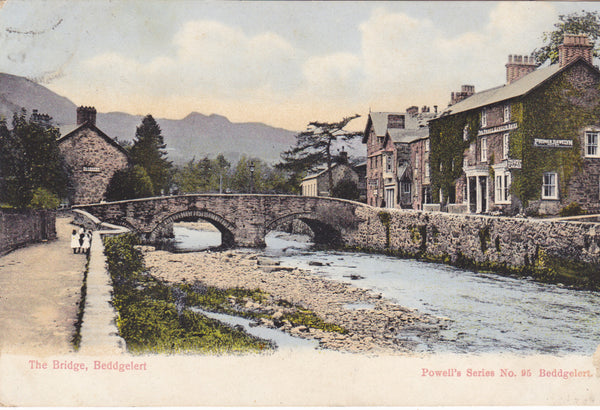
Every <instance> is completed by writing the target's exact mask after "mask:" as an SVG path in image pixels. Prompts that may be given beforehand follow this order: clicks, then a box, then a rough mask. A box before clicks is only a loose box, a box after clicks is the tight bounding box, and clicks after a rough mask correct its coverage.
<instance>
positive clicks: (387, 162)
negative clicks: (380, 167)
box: [385, 153, 394, 172]
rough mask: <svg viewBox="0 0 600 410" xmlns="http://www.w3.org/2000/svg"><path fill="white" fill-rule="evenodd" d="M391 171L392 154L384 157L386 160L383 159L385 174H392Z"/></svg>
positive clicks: (392, 166) (392, 167) (392, 164)
mask: <svg viewBox="0 0 600 410" xmlns="http://www.w3.org/2000/svg"><path fill="white" fill-rule="evenodd" d="M393 169H394V157H392V154H391V153H389V154H387V155H386V158H385V172H392V170H393Z"/></svg>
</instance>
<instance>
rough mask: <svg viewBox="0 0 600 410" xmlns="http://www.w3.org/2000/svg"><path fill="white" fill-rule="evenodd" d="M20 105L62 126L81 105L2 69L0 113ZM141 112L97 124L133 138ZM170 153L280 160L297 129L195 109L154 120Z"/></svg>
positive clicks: (105, 117) (106, 116) (178, 157)
mask: <svg viewBox="0 0 600 410" xmlns="http://www.w3.org/2000/svg"><path fill="white" fill-rule="evenodd" d="M21 108H25V109H27V111H28V112H29V113H31V112H32V111H33V110H34V109H37V110H38V111H39V112H40V113H46V114H49V115H50V116H51V117H52V118H53V120H54V123H55V124H56V125H58V126H67V125H70V124H75V122H76V109H77V106H76V105H75V104H74V103H73V102H71V101H70V100H69V99H68V98H65V97H62V96H60V95H58V94H56V93H54V92H53V91H51V90H49V89H47V88H46V87H44V86H42V85H40V84H36V83H34V82H32V81H30V80H28V79H26V78H24V77H19V76H15V75H11V74H4V73H0V116H1V117H3V118H6V119H7V120H8V122H9V123H10V119H11V118H12V115H13V113H14V112H18V111H20V110H21ZM142 118H143V117H142V116H140V115H131V114H127V113H122V112H109V113H98V115H97V119H96V125H97V126H98V128H100V129H101V130H102V131H104V132H105V133H106V134H107V135H109V136H111V137H118V138H119V139H120V140H132V139H133V137H134V136H135V130H136V127H137V126H138V125H139V124H140V123H141V121H142ZM155 119H156V121H157V122H158V124H159V125H160V127H161V129H162V131H163V136H164V137H165V143H166V144H167V149H168V150H169V157H170V159H171V160H172V161H174V162H175V163H184V162H187V161H189V160H190V159H192V158H194V157H195V158H197V159H199V158H203V157H204V156H206V155H208V156H209V157H212V156H215V155H216V154H218V153H223V154H224V155H225V156H226V157H227V159H229V160H230V161H237V159H239V157H241V156H242V155H246V156H251V157H255V158H260V159H262V160H265V161H267V162H276V161H278V160H279V159H280V156H279V155H280V153H281V152H282V151H284V150H286V149H288V148H289V147H290V146H291V145H293V144H294V142H295V139H294V136H295V132H293V131H289V130H285V129H282V128H275V127H271V126H269V125H266V124H261V123H233V122H231V121H229V120H228V119H227V118H226V117H223V116H221V115H217V114H212V115H208V116H207V115H203V114H200V113H197V112H193V113H191V114H189V115H188V116H186V117H185V118H183V119H180V120H174V119H166V118H155Z"/></svg>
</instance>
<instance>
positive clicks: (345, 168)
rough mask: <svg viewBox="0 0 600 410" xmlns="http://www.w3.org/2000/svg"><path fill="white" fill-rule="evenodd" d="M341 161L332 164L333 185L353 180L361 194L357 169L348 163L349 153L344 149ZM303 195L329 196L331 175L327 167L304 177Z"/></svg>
mask: <svg viewBox="0 0 600 410" xmlns="http://www.w3.org/2000/svg"><path fill="white" fill-rule="evenodd" d="M340 155H341V163H336V164H333V165H332V166H331V174H332V175H331V177H332V180H333V185H334V186H335V185H337V184H338V183H339V182H341V181H344V180H349V181H352V182H354V183H355V184H356V186H357V189H358V190H359V192H357V194H358V195H360V181H359V179H360V178H359V174H358V173H357V171H356V170H355V169H354V168H353V167H352V166H351V165H350V164H348V159H347V153H346V152H345V151H342V152H341V153H340ZM301 188H302V195H304V196H329V175H328V173H327V169H323V170H319V171H318V172H317V173H315V174H311V175H307V176H306V177H305V178H303V179H302V184H301Z"/></svg>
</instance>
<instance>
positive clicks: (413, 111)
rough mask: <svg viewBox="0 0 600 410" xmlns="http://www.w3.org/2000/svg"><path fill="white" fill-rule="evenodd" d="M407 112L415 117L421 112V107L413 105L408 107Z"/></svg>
mask: <svg viewBox="0 0 600 410" xmlns="http://www.w3.org/2000/svg"><path fill="white" fill-rule="evenodd" d="M406 113H407V114H408V115H410V116H411V117H414V116H415V115H417V114H418V113H419V107H417V106H416V105H412V106H410V107H408V108H407V109H406Z"/></svg>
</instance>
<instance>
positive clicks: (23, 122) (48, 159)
mask: <svg viewBox="0 0 600 410" xmlns="http://www.w3.org/2000/svg"><path fill="white" fill-rule="evenodd" d="M12 133H13V134H14V136H15V138H16V139H17V140H18V141H20V143H21V145H22V147H23V149H24V151H25V161H26V165H27V166H28V167H29V171H30V173H29V178H30V179H31V185H32V188H33V189H35V188H44V189H46V190H48V191H49V192H51V193H53V194H55V195H57V196H58V197H63V196H65V195H66V193H67V173H66V171H65V169H66V167H65V164H64V160H63V158H62V155H61V153H60V149H59V148H58V138H59V136H60V132H59V130H58V128H54V127H48V126H46V125H43V124H39V123H37V122H34V121H32V120H31V119H30V120H27V112H26V111H25V110H24V109H23V110H22V111H21V113H20V114H19V115H17V114H16V113H15V115H14V116H13V129H12Z"/></svg>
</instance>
